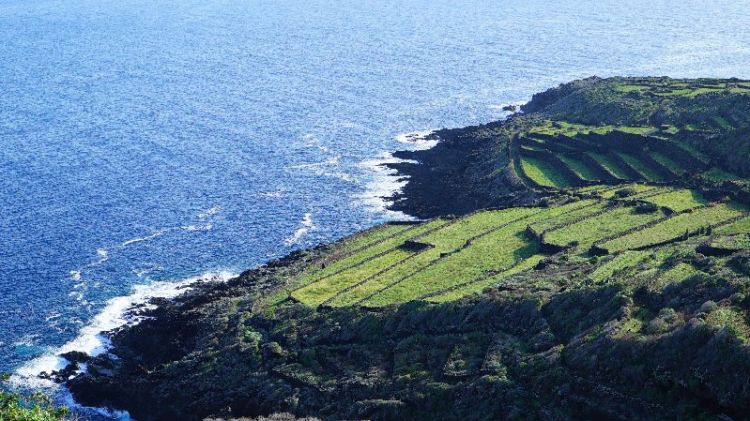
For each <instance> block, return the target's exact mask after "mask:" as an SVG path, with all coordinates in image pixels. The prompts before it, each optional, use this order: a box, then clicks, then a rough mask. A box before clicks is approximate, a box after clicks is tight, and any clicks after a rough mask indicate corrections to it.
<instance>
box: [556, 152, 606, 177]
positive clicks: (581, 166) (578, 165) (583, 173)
mask: <svg viewBox="0 0 750 421" xmlns="http://www.w3.org/2000/svg"><path fill="white" fill-rule="evenodd" d="M559 158H560V159H561V160H562V161H563V162H564V163H565V164H566V165H567V166H568V167H570V169H571V170H573V172H575V173H576V174H577V175H578V176H579V177H581V178H582V179H584V180H589V181H595V180H597V179H598V177H597V176H596V173H594V172H593V171H592V170H591V169H590V168H589V167H588V165H586V164H585V163H583V162H582V161H579V160H577V159H575V158H571V157H569V156H564V155H560V156H559Z"/></svg>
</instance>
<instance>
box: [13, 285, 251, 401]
mask: <svg viewBox="0 0 750 421" xmlns="http://www.w3.org/2000/svg"><path fill="white" fill-rule="evenodd" d="M235 276H236V275H235V274H233V273H230V272H227V271H219V272H211V273H206V274H203V275H200V276H194V277H190V278H187V279H184V280H182V281H179V282H153V283H151V284H148V285H136V286H134V287H133V288H132V291H131V293H130V295H126V296H121V297H115V298H112V299H110V300H108V301H107V303H106V305H105V306H104V308H102V310H101V311H100V312H99V314H97V315H96V316H94V318H93V319H91V320H90V321H89V323H88V325H86V326H84V327H83V328H82V329H81V330H80V331H79V332H78V335H77V336H76V337H75V338H74V339H73V340H71V341H70V342H68V343H66V344H64V345H63V346H61V347H59V348H54V349H49V350H48V351H47V352H45V353H44V354H43V355H41V356H39V357H37V358H35V359H33V360H31V361H29V362H27V363H26V364H24V365H22V366H21V367H20V368H18V369H17V370H16V372H15V374H14V375H13V376H12V379H11V381H13V382H15V383H17V384H19V385H26V386H31V387H52V386H53V385H54V384H53V383H52V382H51V381H49V380H44V379H41V378H39V377H38V376H39V374H41V373H42V372H47V373H50V372H52V371H54V370H60V369H62V368H64V367H65V366H66V365H67V361H65V359H63V358H62V357H60V354H63V353H66V352H70V351H82V352H85V353H87V354H89V355H91V356H97V355H101V354H103V353H106V352H108V351H109V350H110V349H111V347H112V344H111V342H110V341H109V339H108V338H107V337H106V336H104V333H105V332H110V331H113V330H115V329H118V328H120V327H123V326H125V325H132V324H137V323H138V322H140V321H141V320H143V317H142V316H136V315H133V314H132V312H131V310H133V309H134V308H135V307H137V306H143V305H145V304H146V303H147V302H148V301H149V300H151V299H152V298H174V297H176V296H178V295H179V294H181V293H183V292H185V291H187V290H189V288H190V287H189V286H190V285H191V284H194V283H196V282H223V281H227V280H229V279H231V278H233V277H235Z"/></svg>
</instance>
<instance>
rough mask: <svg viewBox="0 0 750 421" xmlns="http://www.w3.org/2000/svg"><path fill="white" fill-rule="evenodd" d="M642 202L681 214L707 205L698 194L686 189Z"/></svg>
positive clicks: (652, 197)
mask: <svg viewBox="0 0 750 421" xmlns="http://www.w3.org/2000/svg"><path fill="white" fill-rule="evenodd" d="M644 200H646V201H647V202H651V203H654V204H656V205H657V206H663V207H665V208H669V209H671V210H672V211H674V212H681V211H683V210H685V209H690V208H695V207H698V206H702V205H705V204H706V203H708V201H707V200H706V199H705V198H704V197H703V196H702V195H701V194H700V192H698V191H694V190H686V189H681V190H676V191H672V192H669V193H664V194H660V195H658V196H651V197H648V198H646V199H644Z"/></svg>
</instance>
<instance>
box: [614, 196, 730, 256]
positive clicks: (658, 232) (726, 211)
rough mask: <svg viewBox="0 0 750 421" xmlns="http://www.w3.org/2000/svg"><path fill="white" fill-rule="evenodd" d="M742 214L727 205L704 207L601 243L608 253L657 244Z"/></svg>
mask: <svg viewBox="0 0 750 421" xmlns="http://www.w3.org/2000/svg"><path fill="white" fill-rule="evenodd" d="M740 215H742V211H740V210H738V209H736V208H734V207H731V206H728V205H724V204H722V205H718V206H716V207H704V208H701V209H698V210H696V211H695V212H688V213H681V214H679V215H677V216H674V217H672V218H669V219H667V220H665V221H664V222H661V223H659V224H656V225H654V226H652V227H649V228H646V229H643V230H640V231H636V232H633V233H631V234H628V235H625V236H623V237H619V238H616V239H614V240H611V241H608V242H606V243H603V244H601V247H602V248H604V249H606V250H607V251H609V252H610V253H613V252H617V251H622V250H630V249H636V248H640V247H645V246H649V245H653V244H659V243H662V242H664V241H669V240H672V239H675V238H678V237H680V236H681V235H683V234H684V233H685V231H686V230H687V231H689V232H690V233H691V234H692V233H693V232H695V231H697V230H698V229H699V228H705V227H708V226H710V225H714V224H717V223H719V222H722V221H726V220H728V219H731V218H734V217H736V216H740Z"/></svg>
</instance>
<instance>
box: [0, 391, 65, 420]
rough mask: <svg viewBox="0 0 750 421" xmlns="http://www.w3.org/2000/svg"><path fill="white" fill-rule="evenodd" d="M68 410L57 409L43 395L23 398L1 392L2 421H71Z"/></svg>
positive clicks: (0, 418) (37, 394)
mask: <svg viewBox="0 0 750 421" xmlns="http://www.w3.org/2000/svg"><path fill="white" fill-rule="evenodd" d="M68 414H69V412H68V409H67V408H65V407H62V406H61V407H57V406H55V405H54V404H52V400H51V399H50V398H49V397H47V396H45V395H42V394H39V393H35V394H32V395H30V396H21V395H19V394H16V393H8V392H5V391H2V390H0V420H2V421H64V420H69V419H70V418H68Z"/></svg>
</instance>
